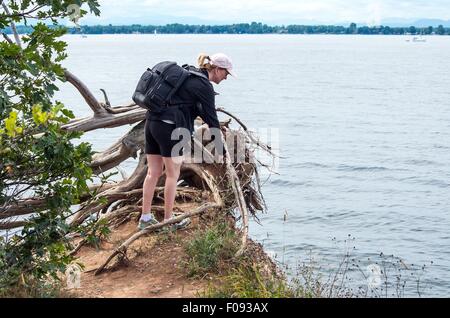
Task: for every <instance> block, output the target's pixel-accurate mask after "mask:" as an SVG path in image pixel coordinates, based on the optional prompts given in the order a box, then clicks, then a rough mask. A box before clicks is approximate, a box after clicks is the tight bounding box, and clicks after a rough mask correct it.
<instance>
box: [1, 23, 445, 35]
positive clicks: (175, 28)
mask: <svg viewBox="0 0 450 318" xmlns="http://www.w3.org/2000/svg"><path fill="white" fill-rule="evenodd" d="M50 27H52V26H50ZM66 28H67V33H68V34H86V35H88V34H325V35H410V36H411V35H412V36H414V35H416V36H418V35H450V28H449V27H444V26H442V25H439V26H437V27H435V26H429V27H415V26H410V27H390V26H372V27H368V26H358V25H357V24H355V23H352V24H350V25H349V26H348V27H345V26H336V25H287V26H284V25H283V26H268V25H266V24H262V23H256V22H253V23H251V24H249V23H241V24H231V25H187V24H167V25H164V26H161V25H160V26H157V25H140V24H133V25H111V24H109V25H81V26H80V27H66ZM0 31H1V32H5V33H6V34H11V29H10V28H5V29H4V30H0ZM17 31H18V33H19V34H28V33H31V32H32V31H33V27H32V26H24V25H18V26H17Z"/></svg>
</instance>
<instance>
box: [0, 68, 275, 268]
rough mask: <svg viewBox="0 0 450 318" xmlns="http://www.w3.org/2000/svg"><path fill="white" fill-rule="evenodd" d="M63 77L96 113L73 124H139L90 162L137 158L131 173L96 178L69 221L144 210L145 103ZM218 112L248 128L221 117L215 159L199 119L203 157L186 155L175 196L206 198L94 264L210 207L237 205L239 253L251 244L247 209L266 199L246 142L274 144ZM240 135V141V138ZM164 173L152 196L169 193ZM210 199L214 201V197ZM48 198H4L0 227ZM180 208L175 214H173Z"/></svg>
mask: <svg viewBox="0 0 450 318" xmlns="http://www.w3.org/2000/svg"><path fill="white" fill-rule="evenodd" d="M65 75H66V79H67V81H68V82H70V83H71V84H72V85H73V86H74V87H75V88H76V89H77V90H78V92H79V93H80V94H81V95H82V96H83V98H84V100H85V101H86V103H87V105H88V106H89V107H90V108H91V110H92V112H93V115H92V116H91V117H87V118H78V119H74V120H72V121H70V122H69V123H68V124H65V125H64V126H63V129H66V130H68V131H84V132H87V131H92V130H96V129H100V128H111V127H118V126H122V125H128V124H136V125H134V127H132V128H131V130H130V131H129V132H128V133H126V134H125V135H124V136H123V137H122V138H120V139H119V140H117V141H116V142H114V143H113V144H112V145H111V146H110V147H108V148H107V149H105V150H103V151H100V152H97V153H95V155H94V156H93V158H92V162H91V164H90V165H91V167H92V169H93V171H94V173H95V174H97V175H99V176H100V175H102V174H104V173H106V172H108V171H110V170H111V169H113V168H118V169H120V164H121V163H122V162H124V161H125V160H127V159H128V158H139V160H138V162H137V166H136V168H135V170H134V171H133V173H132V174H131V175H130V176H129V177H126V176H125V175H124V174H123V180H122V181H117V182H108V183H103V184H93V185H91V187H90V190H91V191H90V192H89V193H87V194H86V195H85V196H83V197H82V198H81V203H80V205H79V207H78V210H77V211H74V215H72V216H71V218H70V219H69V223H70V225H72V226H79V225H83V224H84V222H86V220H88V219H89V220H91V221H92V219H94V220H103V221H104V222H106V223H107V224H108V225H109V226H118V225H120V224H122V223H123V222H125V221H127V220H128V219H129V218H130V217H131V216H139V215H140V209H141V204H142V186H143V182H144V179H145V177H146V174H147V162H146V156H145V154H144V151H143V150H144V125H145V114H146V110H145V109H142V108H140V107H139V106H136V105H134V104H130V105H125V106H111V103H110V101H109V99H108V97H107V94H106V92H105V90H103V89H102V93H103V95H104V98H105V102H104V103H103V102H99V101H98V100H97V99H96V98H95V96H94V94H92V92H91V91H90V90H89V89H88V87H86V85H84V83H83V82H82V81H81V80H80V79H79V78H77V77H76V76H75V75H74V74H72V73H71V72H69V71H65ZM218 110H219V111H221V112H223V113H225V114H227V115H228V116H230V117H232V118H233V119H234V120H236V122H237V123H238V124H240V125H241V127H242V128H244V132H242V131H236V130H232V129H230V128H229V125H230V122H231V119H229V120H228V121H225V122H221V128H222V131H223V133H224V134H223V136H222V137H223V143H224V145H225V150H226V151H225V158H224V159H225V160H224V162H223V163H220V162H219V163H217V162H215V161H214V160H213V159H214V157H215V149H214V147H211V142H210V140H208V139H207V138H200V137H201V136H203V135H204V133H207V132H208V129H209V128H208V127H207V126H206V125H202V122H201V121H200V120H196V123H197V124H199V127H198V129H197V130H196V132H195V134H194V138H193V139H192V142H191V145H190V146H191V148H190V149H191V151H192V152H193V153H201V155H202V158H203V159H204V161H200V162H196V161H195V160H194V161H192V160H190V158H188V156H186V158H185V159H186V160H185V161H184V162H183V164H182V166H181V173H180V178H179V180H180V185H179V186H178V188H177V196H176V202H182V201H186V200H188V201H192V202H203V203H205V202H208V203H207V204H204V205H202V206H200V207H199V208H197V209H194V210H193V211H179V212H182V213H181V215H179V216H176V217H174V218H173V219H171V220H169V221H166V222H164V223H161V224H158V225H155V226H151V227H149V228H147V229H145V230H143V231H137V232H136V233H135V234H133V235H132V236H131V237H130V238H129V239H128V240H127V241H126V242H125V243H123V244H122V245H121V246H119V247H118V248H116V250H115V251H114V252H113V254H112V255H111V256H110V257H109V258H108V259H107V260H106V261H105V263H104V264H103V265H102V266H101V267H100V268H99V269H98V270H97V272H96V274H98V273H100V272H102V271H103V270H104V269H105V268H106V266H107V265H108V263H110V261H111V260H112V259H114V257H115V256H118V255H119V257H124V256H125V254H126V250H127V247H128V246H129V245H130V244H131V243H132V242H133V241H135V240H136V239H139V238H140V237H142V236H143V235H147V234H149V233H152V232H154V231H155V230H157V229H159V228H161V227H163V226H166V225H169V224H172V223H175V222H179V221H180V220H182V219H184V218H186V217H189V216H196V215H199V214H201V213H204V212H206V211H210V210H214V209H220V210H228V211H232V210H234V209H236V208H237V209H238V210H239V212H240V213H239V214H240V218H241V220H242V229H241V235H242V237H241V248H240V249H239V251H238V253H237V255H241V254H242V253H243V252H244V250H245V247H246V241H247V235H248V222H249V216H250V214H251V215H253V216H254V217H256V219H257V215H256V213H257V212H258V211H264V209H265V203H264V199H263V196H262V193H261V189H260V183H259V177H258V169H257V165H258V163H257V162H255V160H253V159H252V152H251V150H249V149H248V145H256V146H258V147H260V148H262V149H264V150H265V151H267V152H268V153H269V154H272V155H273V153H272V152H271V149H270V147H269V146H267V145H264V144H262V143H260V142H259V141H258V140H256V139H255V138H254V137H253V136H252V135H251V134H250V133H249V131H248V129H247V127H246V126H245V125H244V124H243V123H242V122H241V121H240V120H239V118H237V117H236V116H234V115H232V114H230V113H229V112H227V111H226V110H224V109H223V108H220V109H218ZM236 140H239V141H240V142H237V144H238V145H237V147H236V145H235V141H236ZM164 181H165V174H164V173H163V175H162V176H161V178H160V180H159V182H158V187H157V188H156V190H155V196H154V198H155V201H159V202H160V203H161V202H162V201H163V200H164V198H163V192H164V188H163V185H164ZM211 199H212V200H213V202H210V200H211ZM44 207H45V202H44V200H42V199H41V198H37V197H29V198H19V199H15V201H11V202H10V203H9V204H7V205H3V206H0V229H12V228H16V227H20V226H23V225H24V224H26V221H25V220H24V219H23V217H25V216H28V217H29V216H32V215H33V213H35V212H36V211H42V209H43V208H44ZM152 208H153V209H154V211H156V212H160V213H162V214H163V212H164V211H163V210H164V209H163V207H162V206H159V205H158V204H154V205H153V206H152ZM175 215H176V214H175ZM85 243H86V240H81V241H80V242H79V244H78V245H77V246H76V247H75V248H74V250H72V252H71V254H72V255H75V254H76V253H77V252H78V251H79V249H80V248H81V247H82V246H83V245H84V244H85Z"/></svg>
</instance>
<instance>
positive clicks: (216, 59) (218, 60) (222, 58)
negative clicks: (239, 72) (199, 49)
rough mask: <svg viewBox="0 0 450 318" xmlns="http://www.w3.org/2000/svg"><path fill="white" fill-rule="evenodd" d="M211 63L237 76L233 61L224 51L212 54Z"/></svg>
mask: <svg viewBox="0 0 450 318" xmlns="http://www.w3.org/2000/svg"><path fill="white" fill-rule="evenodd" d="M210 61H211V64H212V65H214V66H217V67H221V68H224V69H226V70H227V71H228V73H229V74H230V75H231V76H233V77H237V76H236V73H234V72H233V62H232V61H231V59H230V58H229V57H228V56H226V55H225V54H223V53H216V54H213V55H211V56H210Z"/></svg>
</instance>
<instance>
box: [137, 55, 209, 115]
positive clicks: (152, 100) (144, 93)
mask: <svg viewBox="0 0 450 318" xmlns="http://www.w3.org/2000/svg"><path fill="white" fill-rule="evenodd" d="M191 75H194V76H199V77H203V78H205V79H208V77H207V76H206V75H205V74H203V73H202V72H200V71H198V70H196V69H195V68H194V67H192V66H189V65H187V64H184V65H183V66H179V65H177V63H176V62H169V61H166V62H161V63H158V64H156V65H155V66H154V67H153V68H151V69H150V68H148V69H147V70H146V71H145V72H144V74H142V76H141V78H140V80H139V82H138V84H137V87H136V90H135V92H134V94H133V101H134V102H135V103H136V104H137V105H139V106H141V107H143V108H145V109H148V110H150V111H151V112H154V113H160V112H162V111H164V109H166V108H167V107H169V106H172V105H181V104H173V103H171V99H172V97H173V96H174V95H175V94H176V92H177V91H178V89H179V88H180V87H181V85H182V84H183V83H184V81H185V80H186V79H187V78H188V77H189V76H191Z"/></svg>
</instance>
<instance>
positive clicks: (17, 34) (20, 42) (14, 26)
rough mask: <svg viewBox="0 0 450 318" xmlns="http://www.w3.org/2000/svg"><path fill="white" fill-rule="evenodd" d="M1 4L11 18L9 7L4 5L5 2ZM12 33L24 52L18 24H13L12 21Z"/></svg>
mask: <svg viewBox="0 0 450 318" xmlns="http://www.w3.org/2000/svg"><path fill="white" fill-rule="evenodd" d="M1 3H2V7H3V9H4V10H5V12H6V14H7V16H10V14H11V13H10V12H9V9H8V7H7V5H6V4H5V3H3V1H2V2H1ZM11 31H12V32H13V34H14V38H15V40H16V43H17V45H18V46H19V47H20V49H21V50H22V41H21V40H20V36H19V33H17V29H16V24H15V23H14V22H12V21H11Z"/></svg>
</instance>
